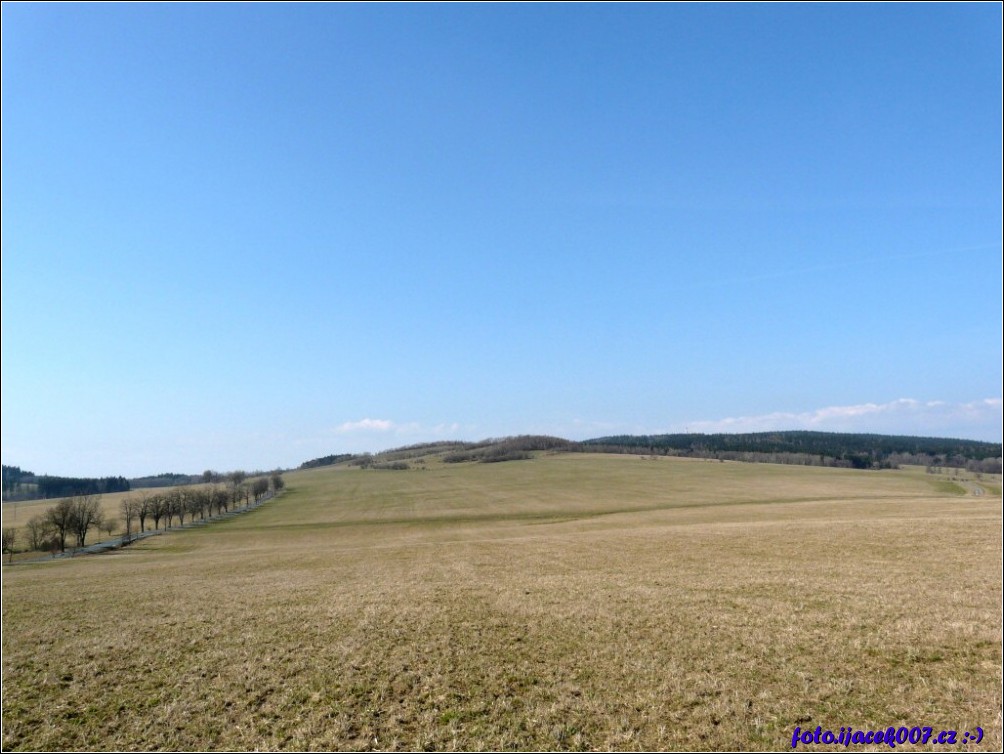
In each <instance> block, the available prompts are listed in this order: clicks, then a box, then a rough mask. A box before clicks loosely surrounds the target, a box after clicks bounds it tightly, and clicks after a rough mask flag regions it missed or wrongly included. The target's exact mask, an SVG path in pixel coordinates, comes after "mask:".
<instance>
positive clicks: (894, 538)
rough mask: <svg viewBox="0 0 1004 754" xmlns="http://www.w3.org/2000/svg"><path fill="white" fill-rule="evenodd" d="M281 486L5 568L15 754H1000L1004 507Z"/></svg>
mask: <svg viewBox="0 0 1004 754" xmlns="http://www.w3.org/2000/svg"><path fill="white" fill-rule="evenodd" d="M286 483H287V491H286V493H284V494H283V495H282V496H281V497H280V498H279V499H277V500H275V501H273V502H271V503H268V504H267V505H266V506H265V507H264V508H262V509H261V510H259V511H256V512H254V513H251V514H248V515H246V516H242V517H240V518H237V519H234V520H232V521H229V522H226V523H222V524H219V525H216V526H214V527H210V528H207V529H202V530H192V531H185V532H178V533H174V534H171V535H169V536H166V537H158V538H155V540H156V541H150V542H149V543H141V544H139V545H136V546H134V547H132V548H128V549H126V550H123V551H119V552H116V553H114V554H109V555H103V556H99V557H91V558H78V559H74V560H72V561H62V562H55V563H46V564H39V565H24V566H14V567H12V568H9V569H6V570H5V571H4V584H3V683H4V695H3V723H4V730H3V744H4V748H5V749H54V748H56V749H84V748H86V749H134V748H140V749H230V748H233V749H255V748H258V749H609V748H617V749H779V748H784V749H788V748H790V746H791V739H792V732H793V730H794V728H795V726H801V728H802V729H811V730H814V729H815V727H816V726H817V725H819V726H822V727H823V728H824V729H826V728H830V729H832V730H834V731H835V732H838V731H839V730H840V728H841V727H842V726H853V727H854V728H855V729H860V730H867V729H869V728H879V727H881V728H886V727H888V726H890V725H894V726H901V725H902V726H907V727H913V726H920V727H923V726H932V728H933V729H934V731H935V732H937V731H940V730H941V729H953V730H957V731H959V740H960V741H961V739H962V734H963V732H964V731H972V732H975V729H976V727H977V726H979V727H981V728H982V729H983V731H984V737H983V740H982V742H981V743H980V744H979V745H978V746H975V745H973V744H967V745H962V744H961V743H960V744H959V745H957V746H953V747H950V748H951V749H952V750H967V749H974V750H994V749H999V748H1000V747H1001V743H1002V738H1001V702H1002V700H1001V555H1002V549H1001V524H1002V521H1001V500H1000V497H995V496H992V495H988V494H982V495H959V494H953V493H955V492H957V491H958V490H959V489H962V488H961V487H956V488H955V489H954V490H952V491H951V492H949V491H948V488H946V487H945V486H944V484H943V483H941V482H939V481H938V480H932V479H928V478H925V476H924V475H922V474H911V473H903V472H856V471H849V470H837V469H821V468H802V467H792V466H771V465H745V464H733V463H715V462H707V461H687V460H681V459H666V458H662V459H659V460H643V459H640V458H638V457H629V456H600V455H580V454H567V455H555V456H541V457H538V458H536V459H534V460H532V461H520V462H514V463H502V464H459V465H439V464H437V463H435V462H434V461H431V460H430V462H429V463H428V467H427V469H426V470H410V471H374V470H367V471H363V470H359V469H342V468H331V467H329V468H323V469H315V470H311V471H307V472H297V473H294V474H288V475H287V476H286ZM939 484H940V485H941V486H939ZM996 484H997V485H998V488H999V480H997V482H996ZM803 748H805V749H813V748H816V749H818V750H832V748H833V747H832V746H822V745H820V746H814V745H808V746H805V745H802V744H800V745H799V749H800V750H801V749H803ZM851 748H855V749H860V748H862V747H851ZM881 748H887V747H881ZM911 748H935V747H932V746H927V747H924V746H919V747H912V746H910V745H906V746H897V749H905V750H910V749H911ZM937 748H940V749H942V750H944V749H945V748H946V747H945V746H941V747H937Z"/></svg>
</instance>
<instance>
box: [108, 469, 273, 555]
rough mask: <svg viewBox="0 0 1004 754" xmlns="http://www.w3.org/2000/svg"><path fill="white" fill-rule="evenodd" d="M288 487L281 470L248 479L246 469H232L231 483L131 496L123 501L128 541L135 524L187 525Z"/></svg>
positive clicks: (155, 526) (156, 526) (143, 527)
mask: <svg viewBox="0 0 1004 754" xmlns="http://www.w3.org/2000/svg"><path fill="white" fill-rule="evenodd" d="M284 486H285V483H284V482H283V479H282V476H281V475H280V474H278V473H276V474H272V475H271V476H270V477H268V478H265V477H256V478H254V479H250V480H247V479H246V475H245V474H244V472H241V471H237V472H231V473H230V474H229V475H228V484H227V485H225V486H223V485H217V484H213V485H211V486H208V487H176V488H174V489H170V490H167V491H165V492H159V493H156V494H153V495H144V496H141V497H133V496H130V497H127V498H125V499H124V500H123V501H122V502H121V504H120V509H121V511H122V523H123V524H124V526H125V534H124V537H125V539H126V540H128V539H130V538H131V537H132V535H133V525H134V524H137V523H138V524H139V533H141V534H142V533H143V532H145V531H146V530H147V523H148V522H151V523H152V524H153V529H160V528H161V522H163V524H164V528H166V529H170V528H171V527H172V526H174V521H175V519H177V521H178V524H179V525H181V526H184V525H185V519H186V518H187V519H189V520H190V521H195V520H196V519H198V520H201V521H205V520H206V519H207V518H212V517H213V515H220V514H221V513H227V512H228V511H230V510H233V509H236V508H238V507H240V506H241V504H242V503H243V505H245V506H247V505H250V504H251V503H252V501H253V502H255V503H257V502H259V501H260V500H261V499H262V498H263V497H265V495H267V494H268V493H269V490H271V491H272V492H273V493H276V492H278V491H279V490H281V489H282V488H283V487H284Z"/></svg>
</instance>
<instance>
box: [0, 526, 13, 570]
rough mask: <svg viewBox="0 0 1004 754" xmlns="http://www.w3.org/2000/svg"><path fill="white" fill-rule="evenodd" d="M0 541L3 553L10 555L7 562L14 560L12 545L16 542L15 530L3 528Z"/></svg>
mask: <svg viewBox="0 0 1004 754" xmlns="http://www.w3.org/2000/svg"><path fill="white" fill-rule="evenodd" d="M0 541H2V543H3V551H4V552H5V553H8V554H9V555H10V558H9V559H8V562H9V560H13V559H14V545H15V543H16V542H17V529H14V528H11V527H6V526H5V527H4V529H3V536H2V537H0Z"/></svg>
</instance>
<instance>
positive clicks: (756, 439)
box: [300, 431, 1001, 473]
mask: <svg viewBox="0 0 1004 754" xmlns="http://www.w3.org/2000/svg"><path fill="white" fill-rule="evenodd" d="M541 451H549V452H569V453H571V452H590V453H629V454H636V455H664V456H683V457H693V458H713V459H716V460H729V461H746V462H766V463H785V464H795V465H799V466H831V467H837V468H856V469H880V468H886V469H888V468H896V467H898V466H899V465H901V464H902V465H906V464H909V465H918V466H928V467H950V468H965V469H968V470H970V471H975V472H980V473H1000V470H1001V445H1000V443H989V442H982V441H978V440H961V439H946V438H937V437H914V436H907V435H879V434H861V433H840V432H809V431H788V432H756V433H744V434H724V433H723V434H700V433H687V434H663V435H617V436H611V437H598V438H595V439H591V440H582V441H573V440H566V439H564V438H561V437H552V436H547V435H518V436H514V437H502V438H490V439H486V440H481V441H479V442H462V441H441V442H432V443H420V444H416V445H408V446H404V447H400V448H392V449H390V450H385V451H382V452H380V453H376V454H371V453H363V454H353V453H344V454H339V455H330V456H324V457H323V458H315V459H313V460H310V461H306V462H304V463H303V464H301V465H300V468H301V469H309V468H317V467H320V466H330V465H337V464H346V465H352V466H362V467H364V468H377V469H390V470H403V469H407V468H410V464H411V463H418V462H424V459H426V458H437V459H438V460H440V461H442V462H443V463H464V462H482V463H496V462H500V461H518V460H526V459H528V458H531V457H533V455H534V454H535V453H538V452H541Z"/></svg>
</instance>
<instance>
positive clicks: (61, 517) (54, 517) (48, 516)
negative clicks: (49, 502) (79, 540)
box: [45, 497, 74, 552]
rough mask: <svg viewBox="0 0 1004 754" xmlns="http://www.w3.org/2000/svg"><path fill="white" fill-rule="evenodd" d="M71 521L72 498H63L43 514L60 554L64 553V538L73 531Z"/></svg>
mask: <svg viewBox="0 0 1004 754" xmlns="http://www.w3.org/2000/svg"><path fill="white" fill-rule="evenodd" d="M73 519H74V513H73V498H72V497H64V498H63V499H62V500H59V501H58V502H57V503H56V504H55V505H54V506H52V507H51V508H49V510H47V511H46V512H45V521H46V523H48V524H49V526H50V529H51V531H52V535H53V538H54V540H55V543H56V545H58V547H59V551H60V552H66V537H67V535H68V534H69V533H70V532H71V531H73V523H74V521H73Z"/></svg>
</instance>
